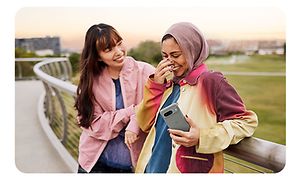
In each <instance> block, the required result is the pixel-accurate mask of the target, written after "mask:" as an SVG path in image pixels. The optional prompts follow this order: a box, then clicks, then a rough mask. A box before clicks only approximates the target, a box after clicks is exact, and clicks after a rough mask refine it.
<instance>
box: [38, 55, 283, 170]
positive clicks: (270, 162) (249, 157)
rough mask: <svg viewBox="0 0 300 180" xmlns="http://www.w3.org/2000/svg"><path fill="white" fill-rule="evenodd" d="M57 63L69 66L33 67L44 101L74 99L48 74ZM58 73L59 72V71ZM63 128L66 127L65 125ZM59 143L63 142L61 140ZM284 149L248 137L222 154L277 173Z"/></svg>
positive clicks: (71, 91) (68, 86)
mask: <svg viewBox="0 0 300 180" xmlns="http://www.w3.org/2000/svg"><path fill="white" fill-rule="evenodd" d="M57 62H65V63H67V64H68V65H70V64H69V62H68V60H67V59H66V58H54V59H53V58H51V59H49V60H44V61H42V62H39V63H38V64H36V65H35V66H34V72H35V73H36V75H37V76H38V77H39V78H40V79H41V80H42V81H43V83H44V85H45V89H46V91H47V93H50V95H49V94H48V95H46V97H48V98H46V99H49V97H51V96H55V94H57V93H60V91H64V92H66V93H67V94H69V95H71V96H72V97H74V98H75V97H76V89H77V87H76V86H75V85H73V84H71V83H70V82H66V81H65V80H66V79H65V78H64V76H60V78H61V79H63V80H61V79H59V78H56V77H53V76H51V75H49V73H50V74H51V73H54V72H51V70H49V68H54V67H57V66H47V65H49V64H51V63H57ZM46 66H47V67H46ZM63 69H66V68H63ZM59 72H61V70H60V71H59ZM65 73H67V72H65ZM69 78H70V77H69ZM53 88H54V89H56V90H55V91H54V90H52V91H51V89H53ZM51 93H52V95H51ZM53 94H54V95H53ZM58 97H59V96H58ZM73 100H74V99H73ZM59 102H60V104H61V109H63V108H64V109H65V110H66V109H67V108H66V107H64V106H65V105H64V102H63V101H62V99H61V98H60V99H59ZM46 104H48V105H49V104H51V106H53V104H54V102H52V100H48V102H47V103H46ZM51 106H50V105H49V107H46V109H47V108H48V109H49V112H50V113H54V111H55V110H53V109H54V108H51ZM46 113H47V112H46ZM52 116H53V114H50V116H49V117H50V119H51V117H52ZM63 119H64V121H67V120H66V119H65V118H63ZM63 124H65V123H63ZM64 126H66V124H65V125H64ZM64 128H66V127H64ZM58 139H59V138H58ZM61 142H63V141H62V140H61ZM65 143H68V142H63V144H64V145H66V144H65ZM285 149H286V148H285V146H284V145H280V144H276V143H273V142H270V141H266V140H262V139H259V138H255V137H250V138H245V139H244V140H242V141H241V142H239V143H238V144H236V145H231V146H229V147H228V148H227V149H226V150H225V151H224V152H225V153H226V154H228V155H230V156H233V157H234V158H238V159H241V160H244V161H246V162H247V163H251V164H254V165H258V166H259V167H263V168H266V169H268V170H271V171H272V172H279V171H281V170H282V169H283V168H284V166H285ZM73 157H74V156H73ZM74 158H75V159H76V158H77V157H74ZM226 159H228V158H227V157H225V160H226ZM229 161H231V162H235V160H229ZM235 163H236V164H243V163H240V162H235ZM243 166H245V167H247V166H248V165H243ZM249 169H256V168H251V167H250V168H249ZM256 171H257V172H264V171H263V170H256ZM228 172H231V170H228ZM268 172H270V171H268Z"/></svg>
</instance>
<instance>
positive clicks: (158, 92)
mask: <svg viewBox="0 0 300 180" xmlns="http://www.w3.org/2000/svg"><path fill="white" fill-rule="evenodd" d="M152 78H153V75H151V76H150V78H149V79H148V81H147V83H146V85H145V89H144V98H143V100H142V102H141V103H140V104H138V105H137V108H136V116H137V123H138V125H139V127H140V128H141V129H142V131H144V132H149V131H150V129H151V127H152V125H153V124H154V121H155V116H156V113H157V111H158V108H159V106H160V101H161V99H162V97H163V93H164V91H165V89H166V85H165V84H159V83H156V82H154V81H153V80H152Z"/></svg>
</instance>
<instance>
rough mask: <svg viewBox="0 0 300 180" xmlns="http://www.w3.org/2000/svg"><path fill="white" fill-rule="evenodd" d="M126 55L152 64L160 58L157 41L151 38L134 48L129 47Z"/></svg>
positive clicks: (156, 62)
mask: <svg viewBox="0 0 300 180" xmlns="http://www.w3.org/2000/svg"><path fill="white" fill-rule="evenodd" d="M128 55H129V56H132V57H134V58H135V59H136V60H140V61H145V62H148V63H151V64H153V65H156V64H158V62H159V61H160V60H161V59H162V56H161V53H160V44H159V42H154V41H151V40H148V41H143V42H141V43H140V44H139V45H138V46H137V47H136V48H132V49H130V50H129V52H128Z"/></svg>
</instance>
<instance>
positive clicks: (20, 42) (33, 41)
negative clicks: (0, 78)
mask: <svg viewBox="0 0 300 180" xmlns="http://www.w3.org/2000/svg"><path fill="white" fill-rule="evenodd" d="M15 47H16V48H23V49H25V50H26V51H30V52H35V53H36V54H38V55H41V56H44V55H59V54H60V53H61V49H60V39H59V37H44V38H20V39H15Z"/></svg>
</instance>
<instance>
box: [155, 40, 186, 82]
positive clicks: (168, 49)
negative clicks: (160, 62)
mask: <svg viewBox="0 0 300 180" xmlns="http://www.w3.org/2000/svg"><path fill="white" fill-rule="evenodd" d="M161 53H162V57H163V59H168V60H169V61H171V62H172V64H173V73H174V76H176V77H181V76H183V75H184V74H185V72H186V71H187V70H188V68H189V66H188V64H187V61H186V59H185V57H184V55H183V52H182V50H181V49H180V47H179V45H178V43H177V42H176V40H175V39H174V38H173V37H170V38H167V39H165V40H163V42H162V48H161Z"/></svg>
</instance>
